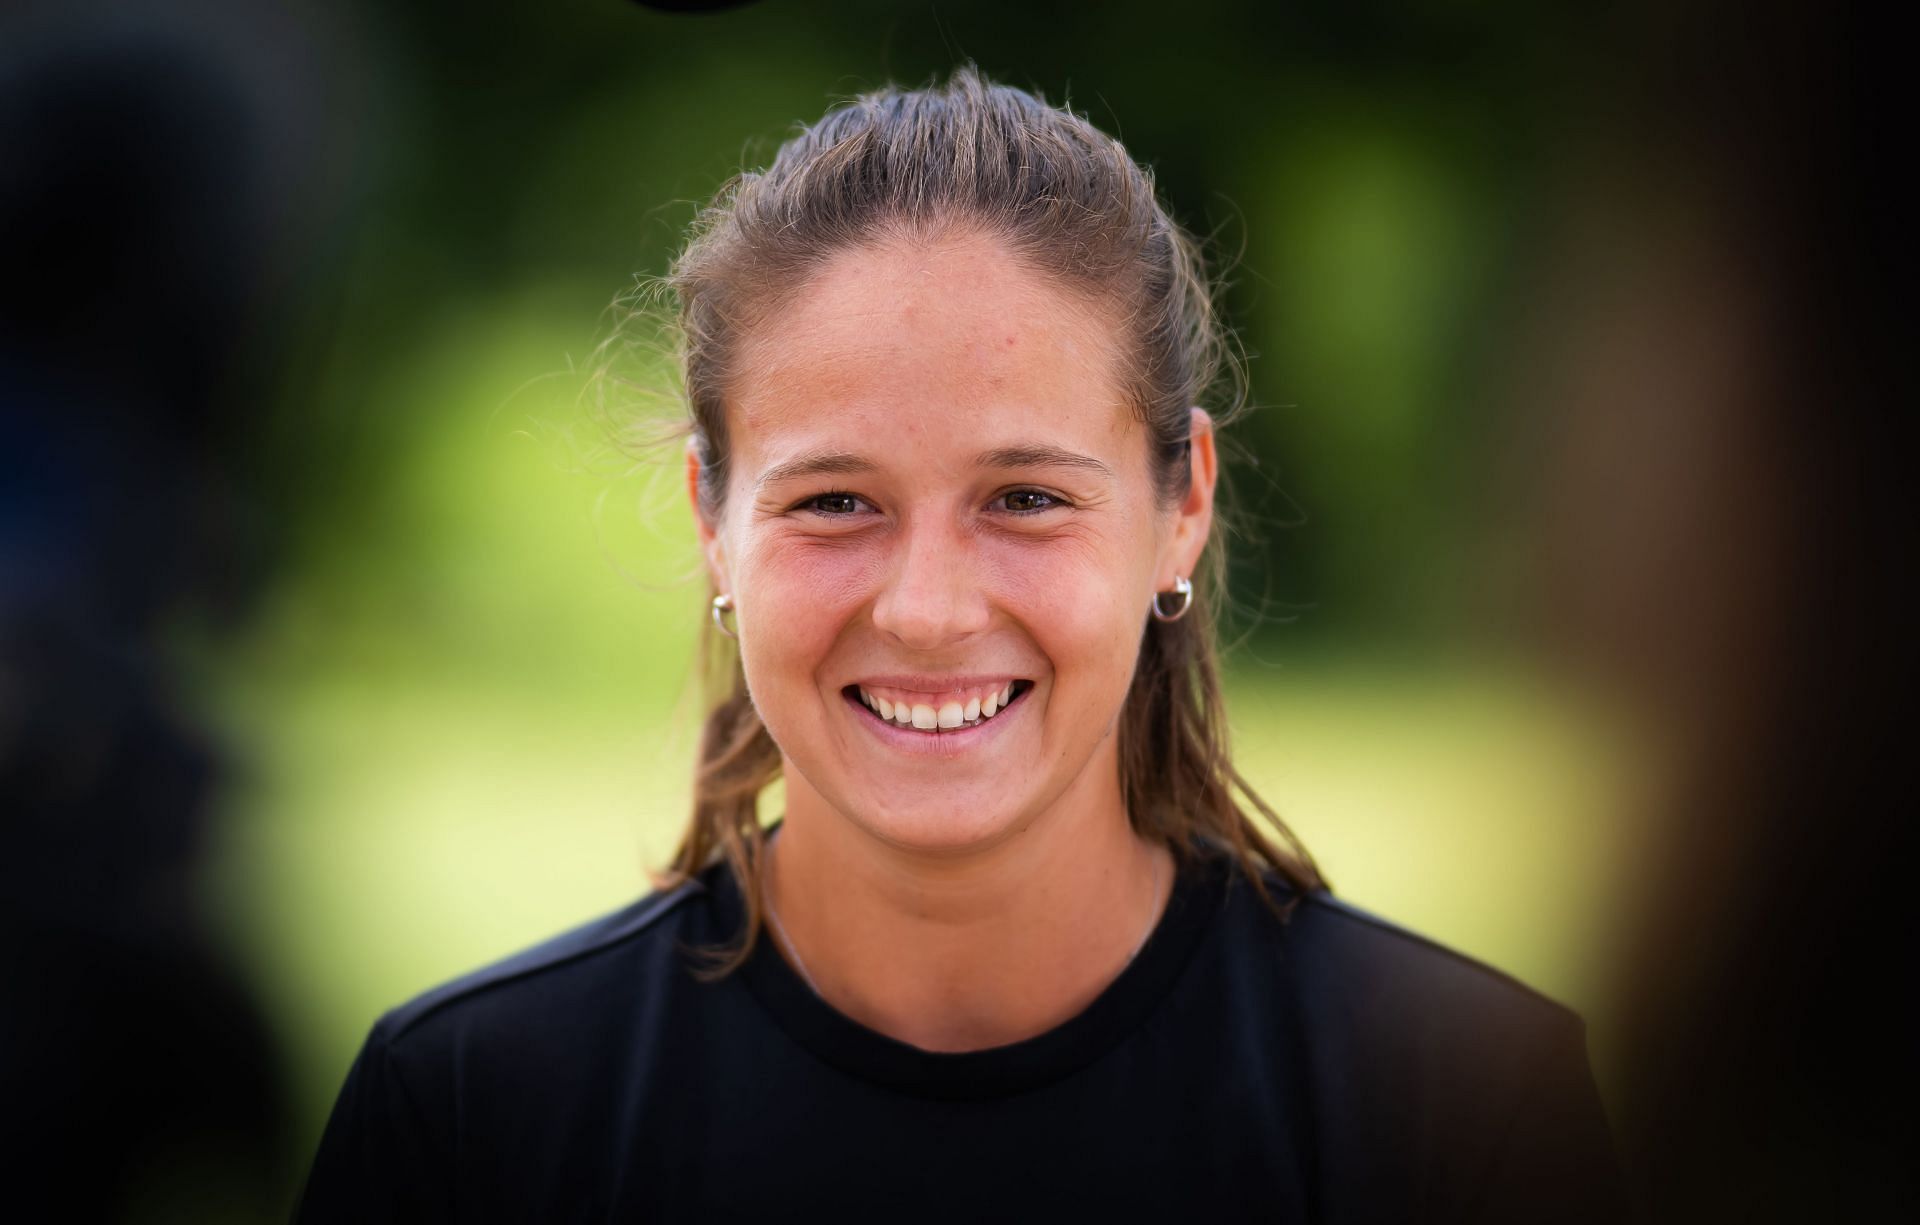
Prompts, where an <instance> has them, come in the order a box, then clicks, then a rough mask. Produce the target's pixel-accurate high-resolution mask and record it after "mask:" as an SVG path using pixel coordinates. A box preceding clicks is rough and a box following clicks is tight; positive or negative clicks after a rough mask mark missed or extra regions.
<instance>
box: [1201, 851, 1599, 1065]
mask: <svg viewBox="0 0 1920 1225" xmlns="http://www.w3.org/2000/svg"><path fill="white" fill-rule="evenodd" d="M1222 870H1223V871H1224V872H1225V873H1226V876H1227V881H1226V885H1225V890H1224V892H1225V895H1226V896H1225V904H1224V907H1223V910H1224V916H1225V918H1226V920H1227V921H1226V924H1225V926H1226V929H1227V932H1228V939H1229V940H1230V941H1232V942H1234V943H1235V944H1237V945H1238V946H1239V951H1238V952H1237V953H1236V956H1241V957H1247V958H1252V959H1253V960H1255V961H1257V962H1262V963H1266V964H1268V965H1270V966H1271V967H1272V968H1274V969H1277V970H1279V971H1280V972H1282V973H1284V974H1285V975H1286V976H1287V977H1288V978H1290V979H1291V980H1293V981H1294V982H1295V984H1296V986H1297V988H1298V989H1299V990H1300V991H1301V992H1302V993H1303V994H1304V995H1305V996H1308V997H1310V998H1312V999H1313V1000H1315V1001H1319V1002H1321V1003H1323V1004H1324V1005H1325V1006H1326V1007H1327V1008H1329V1009H1330V1010H1332V1011H1333V1012H1336V1013H1338V1014H1341V1015H1343V1016H1345V1017H1348V1018H1350V1019H1352V1018H1360V1017H1363V1016H1364V1017H1371V1018H1382V1017H1385V1016H1398V1017H1400V1018H1402V1019H1403V1020H1404V1019H1411V1018H1414V1017H1421V1018H1426V1019H1427V1020H1428V1021H1429V1022H1430V1023H1446V1022H1449V1021H1453V1022H1461V1021H1471V1022H1474V1023H1476V1024H1477V1026H1479V1027H1484V1026H1487V1025H1490V1024H1497V1023H1500V1022H1502V1021H1503V1020H1504V1021H1506V1022H1509V1023H1512V1024H1520V1025H1532V1026H1545V1027H1550V1028H1553V1027H1565V1026H1568V1025H1572V1026H1576V1027H1577V1026H1579V1024H1580V1019H1579V1017H1578V1015H1577V1014H1576V1013H1574V1012H1573V1011H1572V1010H1571V1009H1569V1008H1567V1007H1566V1006H1565V1005H1563V1004H1561V1003H1559V1002H1557V1001H1555V1000H1553V999H1552V998H1550V997H1548V996H1547V995H1545V994H1543V993H1541V992H1540V991H1538V990H1536V989H1534V988H1533V987H1531V986H1529V985H1527V984H1526V983H1524V982H1522V981H1521V980H1520V979H1518V978H1516V977H1514V976H1513V975H1511V974H1508V973H1506V972H1505V971H1502V970H1500V969H1498V968H1496V967H1494V966H1492V965H1489V964H1488V963H1486V962H1485V961H1482V960H1480V959H1478V958H1475V957H1471V956H1469V955H1467V954H1465V953H1463V952H1460V951H1459V950H1457V949H1454V948H1452V947H1450V946H1448V945H1446V944H1444V943H1442V942H1441V941H1438V940H1435V939H1433V938H1432V937H1429V936H1426V935H1423V934H1421V933H1419V932H1416V931H1413V930H1411V929H1410V928H1407V927H1405V926H1403V925H1401V924H1399V923H1396V922H1393V921H1392V920H1389V919H1386V918H1383V917H1381V916H1380V915H1378V914H1376V913H1374V912H1372V911H1370V910H1367V909H1365V908H1363V907H1361V906H1358V905H1356V904H1354V903H1353V902H1350V901H1347V900H1346V899H1344V898H1340V897H1336V896H1334V895H1333V894H1332V893H1330V892H1327V891H1325V890H1316V891H1313V892H1309V893H1297V892H1295V891H1294V890H1293V889H1292V888H1291V887H1289V886H1288V885H1287V883H1286V882H1285V881H1284V880H1281V879H1279V878H1278V877H1276V876H1273V875H1270V874H1269V875H1266V876H1264V877H1263V880H1264V881H1265V883H1266V885H1267V889H1268V891H1269V893H1270V894H1271V895H1272V897H1273V898H1274V900H1275V901H1276V902H1278V903H1280V904H1281V906H1282V907H1283V908H1284V909H1285V910H1286V917H1285V918H1284V919H1281V918H1280V917H1278V916H1276V915H1275V914H1274V913H1273V910H1272V909H1271V908H1270V907H1269V906H1267V905H1266V904H1265V903H1264V902H1263V901H1262V900H1261V898H1260V897H1259V895H1258V893H1257V892H1256V891H1255V890H1254V889H1253V888H1252V882H1251V881H1250V880H1249V879H1248V878H1247V876H1246V875H1245V874H1244V873H1242V872H1240V871H1238V870H1235V869H1232V868H1223V869H1222Z"/></svg>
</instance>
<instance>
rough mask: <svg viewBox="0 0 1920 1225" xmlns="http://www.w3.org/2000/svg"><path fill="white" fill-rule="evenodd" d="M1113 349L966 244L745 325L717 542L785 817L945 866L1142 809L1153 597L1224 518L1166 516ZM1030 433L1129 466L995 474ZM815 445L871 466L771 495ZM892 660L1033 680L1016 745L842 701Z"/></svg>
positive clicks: (1054, 294)
mask: <svg viewBox="0 0 1920 1225" xmlns="http://www.w3.org/2000/svg"><path fill="white" fill-rule="evenodd" d="M1117 336H1118V333H1117V332H1116V330H1115V328H1114V326H1113V324H1112V323H1111V322H1110V321H1109V320H1108V319H1107V318H1106V317H1105V315H1104V314H1103V313H1102V312H1101V311H1099V310H1096V309H1094V308H1093V307H1092V306H1090V305H1089V304H1087V303H1086V302H1084V301H1083V300H1081V299H1079V298H1078V297H1076V296H1074V295H1073V294H1072V293H1071V292H1070V291H1068V290H1065V289H1062V288H1059V287H1056V286H1055V285H1054V284H1053V283H1051V282H1049V281H1047V280H1046V279H1045V278H1043V277H1041V276H1039V275H1038V274H1035V273H1033V272H1031V271H1029V270H1027V269H1026V268H1025V267H1023V266H1022V265H1021V264H1019V263H1018V262H1017V261H1016V260H1015V259H1014V258H1013V257H1012V256H1011V255H1010V254H1009V253H1007V252H1006V251H1005V250H1004V249H1003V248H1002V247H1001V246H1000V245H999V244H998V243H997V242H995V241H993V240H991V239H987V238H981V237H969V236H964V235H962V236H951V235H950V236H947V237H944V238H941V239H938V240H935V241H932V242H920V243H913V244H910V243H906V242H893V243H890V244H886V245H878V246H872V247H865V248H857V249H853V250H850V251H847V252H843V253H842V254H841V255H840V256H839V257H837V258H836V259H835V260H833V261H832V262H831V263H829V264H828V265H827V266H826V267H825V268H824V269H823V270H822V271H821V272H820V273H819V274H818V275H817V276H816V278H815V280H814V281H813V282H812V283H811V284H810V285H808V286H807V287H806V288H805V289H804V290H803V291H802V292H801V293H800V294H799V295H798V296H797V297H796V298H795V299H794V300H793V301H791V302H790V303H789V304H787V305H786V307H784V308H783V309H782V310H781V311H780V312H778V313H776V314H775V315H774V316H772V317H771V318H769V319H767V320H765V321H764V322H763V323H762V324H761V326H760V327H759V328H758V329H756V331H755V332H754V334H752V335H751V336H750V337H748V338H747V343H746V344H744V345H743V346H742V349H741V353H742V357H741V360H740V362H739V365H738V367H737V369H736V377H735V380H734V383H733V385H732V387H731V388H730V396H729V400H728V415H729V422H728V428H729V434H730V438H731V442H732V445H733V447H734V458H733V465H732V472H731V480H732V485H731V487H730V489H729V490H728V496H727V503H726V506H725V509H724V512H723V513H722V515H721V517H720V519H719V521H718V522H716V523H714V524H703V525H702V537H703V542H704V544H705V547H706V551H707V556H708V561H709V564H710V565H711V566H712V567H713V569H714V572H715V576H716V580H717V582H718V583H719V586H720V589H721V590H724V591H731V592H732V593H733V594H734V598H735V603H736V607H737V618H738V626H739V633H740V640H741V650H742V663H743V667H744V670H745V673H746V677H747V684H748V688H749V689H750V691H751V693H752V695H753V699H754V703H755V706H756V707H757V709H758V710H759V712H760V715H761V717H762V719H763V720H764V721H765V723H766V725H767V728H768V730H769V731H770V732H771V733H772V735H773V738H774V741H775V743H777V744H778V745H779V746H780V748H781V751H782V755H783V759H784V763H785V767H786V775H787V805H788V813H789V818H790V819H791V820H795V821H796V822H797V821H798V820H800V818H801V817H802V815H803V813H804V814H805V816H806V817H807V819H809V820H818V819H821V818H826V819H835V820H844V821H847V822H851V823H853V824H854V825H855V826H857V827H859V828H860V829H861V830H863V831H865V832H866V833H868V834H870V835H872V836H874V837H876V838H879V839H881V840H882V841H884V842H886V843H888V844H890V845H894V846H897V847H905V848H914V849H920V850H926V851H941V850H954V849H961V848H967V847H979V846H981V845H986V844H992V843H994V842H995V841H997V840H1000V839H1004V838H1006V837H1009V836H1011V835H1012V834H1014V833H1016V832H1018V831H1019V830H1021V829H1023V828H1025V827H1026V826H1027V825H1028V824H1030V823H1031V822H1033V821H1036V820H1040V819H1043V818H1044V817H1046V816H1047V815H1048V814H1049V813H1052V812H1055V811H1056V810H1060V809H1062V808H1074V809H1078V810H1082V811H1087V810H1091V809H1092V808H1111V809H1113V810H1114V811H1116V812H1117V811H1122V805H1121V802H1120V798H1119V793H1118V764H1117V763H1118V758H1117V746H1116V743H1115V736H1114V731H1115V728H1116V725H1117V718H1118V715H1119V712H1120V708H1121V704H1122V701H1123V699H1124V697H1125V695H1126V691H1127V687H1128V684H1129V683H1130V681H1131V679H1132V674H1133V665H1134V659H1135V656H1136V655H1137V652H1138V646H1139V641H1140V635H1141V633H1142V631H1143V629H1144V627H1145V623H1146V619H1147V608H1148V602H1149V600H1150V599H1151V597H1152V594H1153V592H1154V591H1155V590H1156V589H1157V588H1166V587H1170V586H1171V585H1172V581H1173V576H1174V575H1175V574H1188V573H1191V570H1192V566H1193V563H1194V560H1195V559H1196V558H1197V556H1198V553H1199V549H1200V546H1201V545H1202V544H1203V543H1204V538H1205V531H1206V526H1207V524H1206V518H1205V516H1204V515H1203V516H1201V517H1200V518H1199V521H1198V522H1188V523H1185V524H1184V525H1182V514H1181V512H1180V511H1179V510H1178V508H1168V507H1161V506H1158V505H1156V503H1155V500H1154V497H1153V492H1152V488H1151V484H1150V480H1149V473H1148V460H1147V443H1146V437H1145V432H1144V428H1143V427H1142V426H1141V425H1140V424H1139V423H1138V422H1137V421H1136V420H1135V419H1134V417H1133V413H1132V410H1131V409H1130V408H1129V407H1128V406H1127V405H1126V403H1125V402H1124V399H1123V397H1122V393H1121V390H1120V387H1121V385H1120V382H1119V379H1118V377H1117V375H1116V370H1117V362H1116V360H1115V358H1116V344H1117ZM1199 420H1201V421H1204V415H1200V417H1199ZM1034 444H1045V445H1050V446H1054V447H1058V448H1061V449H1063V450H1066V451H1071V452H1075V453H1078V454H1081V455H1086V456H1091V457H1093V458H1095V459H1098V460H1100V461H1101V462H1102V463H1104V464H1105V465H1106V466H1107V468H1108V469H1109V470H1110V473H1111V475H1106V474H1101V473H1096V472H1089V471H1085V470H1081V469H1075V468H1068V467H1061V466H1047V467H1033V468H1023V469H1018V470H1009V469H992V468H979V467H976V466H975V464H974V457H975V456H976V455H977V454H979V453H980V452H982V451H984V450H986V449H988V448H992V447H1006V446H1016V445H1021V446H1027V445H1034ZM816 450H830V451H836V452H849V453H853V454H857V455H861V456H864V457H867V458H869V459H870V460H871V461H873V463H874V464H875V465H876V467H875V470H873V471H870V472H855V473H835V474H828V475H815V476H810V477H804V478H800V479H796V480H792V481H787V482H781V483H779V484H777V485H772V486H766V487H759V486H758V485H757V483H758V482H759V481H760V478H761V476H762V475H763V474H764V473H765V472H767V470H768V469H770V468H771V467H773V466H774V465H776V464H780V463H783V462H785V461H788V460H790V459H792V458H794V457H796V456H799V455H802V454H805V453H809V452H813V451H816ZM1209 454H1210V453H1209ZM1209 489H1210V486H1209ZM1026 490H1032V491H1038V492H1039V493H1041V494H1046V495H1049V496H1050V497H1051V498H1052V499H1054V500H1055V501H1056V502H1061V503H1064V504H1061V505H1054V506H1043V509H1041V510H1039V511H1038V512H1037V513H1031V514H1028V515H1026V516H1022V515H1019V514H1017V513H1015V509H1016V508H1027V507H1032V506H1034V505H1036V503H1039V504H1044V503H1045V502H1046V501H1047V499H1045V498H1041V499H1033V498H1031V497H1025V498H1024V500H1022V499H1016V500H1015V501H1013V502H1011V503H1009V501H1008V498H1007V495H1008V494H1009V493H1014V492H1018V491H1026ZM823 494H835V495H848V496H846V497H838V498H835V499H828V500H827V504H823V503H821V502H820V501H819V499H820V496H821V495H823ZM808 499H814V500H815V501H814V503H813V505H811V506H807V505H801V504H802V503H804V502H806V501H807V500H808ZM1208 507H1209V509H1210V502H1209V503H1208ZM890 672H939V673H966V674H976V675H977V674H986V675H1004V676H1008V677H1022V678H1026V679H1028V680H1031V681H1033V682H1035V686H1034V689H1033V692H1031V693H1029V694H1028V695H1027V696H1026V697H1025V698H1023V699H1021V701H1022V703H1025V704H1028V705H1029V708H1028V709H1026V710H1024V711H1019V710H1017V709H1016V710H1012V711H1009V717H1011V716H1012V715H1014V714H1016V713H1017V714H1018V715H1019V717H1020V718H1021V719H1022V720H1023V721H1024V722H1023V723H1022V724H1020V725H1010V726H1009V731H1017V732H1018V734H1006V735H999V736H997V737H995V738H994V739H993V740H992V742H991V743H990V744H987V745H985V746H983V747H982V748H981V750H980V751H977V752H970V753H965V754H962V755H960V756H957V757H917V756H912V755H908V754H903V753H902V752H900V751H899V750H898V749H897V748H894V747H891V746H889V745H888V744H886V743H885V742H884V741H882V740H881V739H880V738H878V737H877V736H876V735H875V734H874V732H873V731H872V730H871V729H870V728H869V727H867V726H864V725H863V724H862V723H861V720H863V719H867V718H869V716H868V715H867V714H866V713H865V712H864V711H862V710H860V709H857V708H855V707H852V706H850V705H849V704H848V703H847V702H846V701H845V699H844V698H843V697H842V694H841V690H842V688H843V686H845V685H848V684H850V683H853V682H855V681H857V680H859V679H861V678H863V677H871V676H875V675H878V674H882V673H890Z"/></svg>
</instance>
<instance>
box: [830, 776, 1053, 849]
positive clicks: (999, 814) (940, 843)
mask: <svg viewBox="0 0 1920 1225" xmlns="http://www.w3.org/2000/svg"><path fill="white" fill-rule="evenodd" d="M849 801H850V802H849V803H847V804H844V805H842V804H832V805H831V806H832V807H833V808H834V809H835V810H836V814H835V815H837V816H838V817H839V819H841V820H844V821H847V822H849V823H850V824H852V825H855V826H857V827H859V828H860V829H861V830H862V831H863V832H864V833H866V834H867V835H869V836H870V837H872V838H874V839H876V840H877V841H880V842H883V843H886V844H887V845H889V846H892V847H894V848H896V849H898V850H902V851H910V852H916V853H920V854H926V855H953V854H962V853H965V852H967V851H971V850H978V849H983V848H986V847H990V846H994V845H996V844H998V843H1000V842H1002V841H1004V840H1006V839H1007V838H1010V837H1012V836H1014V835H1015V834H1017V833H1019V832H1020V830H1021V829H1023V828H1025V826H1026V821H1025V813H1024V812H1023V811H1022V810H1021V809H1020V808H1018V807H1017V806H1015V805H1012V804H1009V803H1008V802H1007V800H1006V797H1004V796H1000V797H996V798H995V799H994V800H991V801H987V802H982V803H974V802H969V800H968V799H967V798H966V797H965V796H956V795H955V794H953V793H952V792H951V791H948V792H946V793H944V794H937V795H929V796H927V797H925V799H924V800H923V801H915V800H913V799H911V798H908V797H900V796H895V797H891V798H888V799H886V800H881V799H879V798H878V797H868V796H863V797H849Z"/></svg>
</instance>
